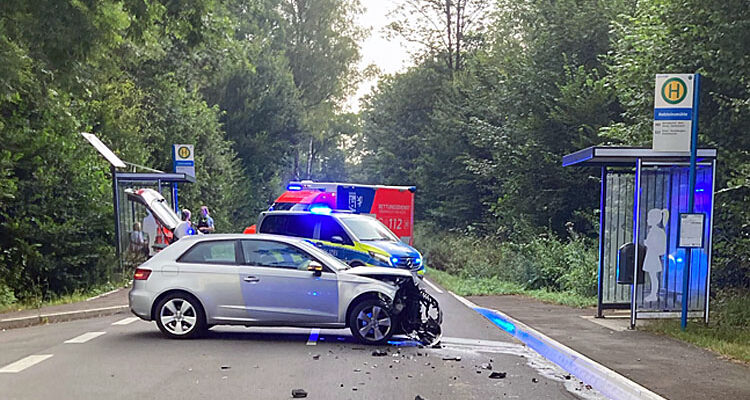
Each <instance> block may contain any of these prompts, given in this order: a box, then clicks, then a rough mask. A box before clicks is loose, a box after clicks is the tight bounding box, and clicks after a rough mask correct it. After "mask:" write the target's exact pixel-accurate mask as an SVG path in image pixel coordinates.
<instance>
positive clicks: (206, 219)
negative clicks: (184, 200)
mask: <svg viewBox="0 0 750 400" xmlns="http://www.w3.org/2000/svg"><path fill="white" fill-rule="evenodd" d="M198 230H199V231H201V232H202V233H211V232H213V231H215V230H216V228H215V227H214V219H213V218H211V215H210V214H209V212H208V207H206V206H201V215H200V217H198Z"/></svg>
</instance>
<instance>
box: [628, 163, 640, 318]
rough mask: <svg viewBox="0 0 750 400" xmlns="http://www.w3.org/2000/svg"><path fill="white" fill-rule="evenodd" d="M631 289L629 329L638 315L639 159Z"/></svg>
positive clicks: (635, 194) (636, 181)
mask: <svg viewBox="0 0 750 400" xmlns="http://www.w3.org/2000/svg"><path fill="white" fill-rule="evenodd" d="M633 195H634V196H635V199H633V209H634V211H633V244H634V245H635V248H634V249H633V264H634V265H633V289H632V290H631V291H630V329H634V328H635V320H636V318H637V317H638V312H637V310H636V308H637V307H638V301H637V300H638V272H639V271H638V267H639V265H638V257H639V254H638V253H639V251H638V250H639V249H638V248H639V247H640V243H639V242H640V240H639V238H638V237H639V236H640V220H641V159H640V158H639V159H637V160H636V161H635V187H634V188H633Z"/></svg>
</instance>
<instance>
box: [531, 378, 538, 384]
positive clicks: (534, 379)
mask: <svg viewBox="0 0 750 400" xmlns="http://www.w3.org/2000/svg"><path fill="white" fill-rule="evenodd" d="M531 382H533V383H537V382H539V379H536V378H531Z"/></svg>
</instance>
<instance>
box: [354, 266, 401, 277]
mask: <svg viewBox="0 0 750 400" xmlns="http://www.w3.org/2000/svg"><path fill="white" fill-rule="evenodd" d="M341 272H342V273H344V274H351V275H357V276H365V277H378V276H400V277H405V278H406V277H412V276H413V275H412V273H411V271H407V270H403V269H396V268H390V267H369V266H362V267H354V268H349V269H347V270H344V271H341Z"/></svg>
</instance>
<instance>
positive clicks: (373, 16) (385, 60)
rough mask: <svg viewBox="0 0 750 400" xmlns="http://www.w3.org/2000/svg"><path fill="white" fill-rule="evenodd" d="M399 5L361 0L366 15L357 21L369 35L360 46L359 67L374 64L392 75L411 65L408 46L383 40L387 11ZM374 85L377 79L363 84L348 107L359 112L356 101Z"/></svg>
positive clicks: (383, 0)
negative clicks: (360, 58)
mask: <svg viewBox="0 0 750 400" xmlns="http://www.w3.org/2000/svg"><path fill="white" fill-rule="evenodd" d="M399 3H401V2H400V1H399V0H362V6H363V7H365V12H364V13H363V14H362V15H360V16H359V18H357V23H358V24H359V25H361V26H363V27H365V28H369V29H370V35H369V37H367V38H366V39H365V40H364V41H363V42H361V43H360V53H361V54H362V60H360V63H359V68H360V69H364V68H366V67H367V66H368V65H370V64H375V65H376V66H377V67H378V68H379V69H380V71H381V72H382V73H383V74H392V73H395V72H400V71H403V70H405V69H406V68H407V67H409V65H410V57H409V54H408V51H407V43H405V42H404V41H403V40H399V39H397V38H396V39H394V40H391V41H389V40H388V39H386V38H385V33H384V32H383V28H384V27H385V26H386V25H387V24H388V22H389V21H388V17H387V15H388V12H389V11H391V10H393V9H394V8H395V7H397V6H398V5H399ZM375 85H377V79H372V80H368V81H365V82H362V83H361V84H360V85H359V88H358V89H357V92H356V93H355V94H354V95H353V96H352V97H350V98H349V100H348V101H347V108H348V109H350V110H351V111H354V112H356V111H359V100H360V99H361V98H362V97H363V96H364V95H366V94H368V93H369V92H370V91H371V90H372V87H373V86H375Z"/></svg>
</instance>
